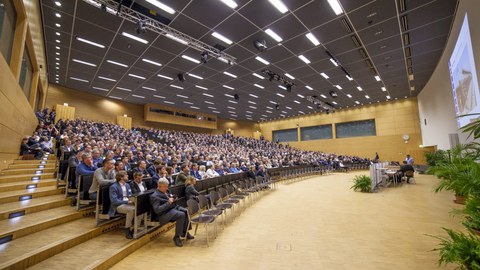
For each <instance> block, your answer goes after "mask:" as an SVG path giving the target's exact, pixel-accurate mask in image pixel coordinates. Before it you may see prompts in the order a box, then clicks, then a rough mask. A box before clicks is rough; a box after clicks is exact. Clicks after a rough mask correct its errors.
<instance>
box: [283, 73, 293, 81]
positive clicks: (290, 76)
mask: <svg viewBox="0 0 480 270" xmlns="http://www.w3.org/2000/svg"><path fill="white" fill-rule="evenodd" d="M285 76H287V77H288V78H290V79H292V80H295V77H293V76H292V75H290V74H288V73H285Z"/></svg>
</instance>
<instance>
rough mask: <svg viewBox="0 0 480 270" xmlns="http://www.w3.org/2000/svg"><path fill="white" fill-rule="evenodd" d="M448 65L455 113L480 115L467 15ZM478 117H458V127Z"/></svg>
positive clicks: (458, 114)
mask: <svg viewBox="0 0 480 270" xmlns="http://www.w3.org/2000/svg"><path fill="white" fill-rule="evenodd" d="M448 64H449V69H450V78H451V81H452V90H453V100H454V102H455V113H456V114H457V116H460V115H465V114H475V113H480V92H479V89H478V80H477V72H476V70H475V61H474V58H473V50H472V41H471V38H470V30H469V27H468V16H467V14H465V17H464V18H463V24H462V28H461V29H460V34H459V35H458V39H457V43H456V44H455V49H454V50H453V53H452V55H451V57H450V61H449V63H448ZM477 117H479V116H475V115H474V116H466V117H458V118H457V122H458V127H463V126H465V125H467V124H468V123H470V121H471V120H472V119H475V118H477Z"/></svg>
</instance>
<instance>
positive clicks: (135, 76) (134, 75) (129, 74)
mask: <svg viewBox="0 0 480 270" xmlns="http://www.w3.org/2000/svg"><path fill="white" fill-rule="evenodd" d="M128 76H130V77H133V78H137V79H142V80H145V79H146V78H145V77H142V76H140V75H137V74H132V73H128Z"/></svg>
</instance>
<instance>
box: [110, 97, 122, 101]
mask: <svg viewBox="0 0 480 270" xmlns="http://www.w3.org/2000/svg"><path fill="white" fill-rule="evenodd" d="M109 98H113V99H120V100H122V99H123V98H121V97H116V96H109Z"/></svg>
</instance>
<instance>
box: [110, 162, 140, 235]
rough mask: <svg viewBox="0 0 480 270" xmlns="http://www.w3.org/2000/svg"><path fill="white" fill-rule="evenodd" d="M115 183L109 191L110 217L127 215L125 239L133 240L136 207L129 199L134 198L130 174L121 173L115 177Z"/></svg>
mask: <svg viewBox="0 0 480 270" xmlns="http://www.w3.org/2000/svg"><path fill="white" fill-rule="evenodd" d="M115 180H116V181H115V183H114V184H112V185H111V186H110V188H109V190H108V195H109V197H110V209H109V210H108V215H109V216H110V217H114V216H115V213H117V212H118V213H121V214H126V218H125V237H126V238H127V239H132V238H133V228H132V227H133V219H134V215H135V214H134V213H135V207H134V206H133V205H132V204H133V202H132V201H130V200H129V199H128V197H131V196H132V189H131V188H130V185H128V184H127V181H128V174H127V172H126V171H120V172H119V173H118V174H117V175H116V176H115Z"/></svg>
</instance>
